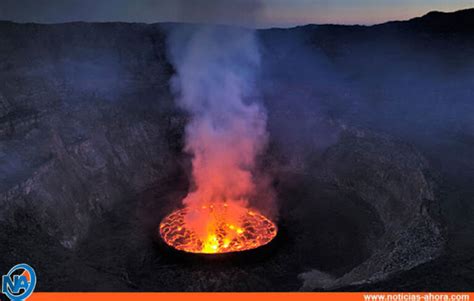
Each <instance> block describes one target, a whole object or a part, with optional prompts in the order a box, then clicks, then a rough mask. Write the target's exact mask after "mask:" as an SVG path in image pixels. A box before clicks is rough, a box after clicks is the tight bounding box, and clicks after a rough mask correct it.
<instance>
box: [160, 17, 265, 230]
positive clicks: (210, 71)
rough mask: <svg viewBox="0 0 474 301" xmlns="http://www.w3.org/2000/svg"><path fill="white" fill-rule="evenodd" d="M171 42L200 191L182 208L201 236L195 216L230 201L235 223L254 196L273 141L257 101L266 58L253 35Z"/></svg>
mask: <svg viewBox="0 0 474 301" xmlns="http://www.w3.org/2000/svg"><path fill="white" fill-rule="evenodd" d="M169 43H170V52H171V53H170V54H171V59H172V62H173V64H174V66H175V68H176V70H177V75H176V76H175V77H174V79H173V81H172V84H173V88H174V90H175V92H176V94H177V98H178V102H179V105H180V106H181V107H182V108H184V109H185V110H187V111H188V112H189V113H190V115H191V121H190V122H189V124H188V125H187V127H186V148H185V150H186V151H187V152H189V153H191V154H192V155H193V161H192V167H193V173H192V174H193V180H194V184H195V187H194V188H195V189H194V190H193V191H191V192H190V193H189V194H188V195H187V196H186V198H185V199H184V201H183V202H184V205H185V206H187V207H188V208H190V213H189V214H188V221H187V222H188V223H189V224H190V225H193V224H194V225H196V227H195V231H196V232H197V233H198V235H199V233H204V232H205V231H206V229H204V228H205V226H202V225H203V223H202V221H197V220H198V219H202V218H203V217H202V215H198V214H196V215H193V209H197V208H202V207H203V206H211V205H213V204H215V203H219V202H221V203H222V202H225V203H226V204H227V206H229V207H230V208H232V212H233V214H232V217H231V218H234V219H235V220H234V221H233V222H237V219H238V218H239V215H240V213H239V212H240V211H241V210H244V209H245V208H247V207H248V206H249V200H250V199H251V198H252V196H253V195H255V194H256V184H255V182H254V180H253V172H254V170H255V165H256V158H257V155H258V154H259V153H260V152H261V151H262V150H263V149H264V147H265V145H266V140H267V132H266V114H265V112H264V110H263V109H262V107H261V106H260V105H259V104H258V102H256V101H255V100H256V99H257V98H258V97H257V94H256V92H255V86H254V81H255V76H256V71H257V70H258V67H259V65H260V55H259V49H258V43H257V39H256V35H255V33H254V32H253V31H251V30H245V29H237V28H230V27H215V26H199V27H180V28H178V29H175V30H173V31H172V33H171V36H170V40H169ZM205 218H208V217H205ZM197 228H201V229H197Z"/></svg>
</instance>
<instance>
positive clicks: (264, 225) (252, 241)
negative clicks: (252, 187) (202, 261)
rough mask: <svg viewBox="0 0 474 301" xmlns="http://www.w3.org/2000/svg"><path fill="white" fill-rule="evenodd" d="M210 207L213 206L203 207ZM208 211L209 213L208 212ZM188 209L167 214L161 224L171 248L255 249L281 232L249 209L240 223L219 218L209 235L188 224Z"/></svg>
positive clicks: (204, 250) (202, 250)
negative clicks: (186, 221) (201, 234)
mask: <svg viewBox="0 0 474 301" xmlns="http://www.w3.org/2000/svg"><path fill="white" fill-rule="evenodd" d="M201 210H210V209H208V208H207V209H201ZM206 213H208V212H206ZM186 214H187V209H186V208H185V209H180V210H176V211H174V212H172V213H171V214H170V215H168V216H166V217H165V218H164V219H163V220H162V221H161V224H160V235H161V237H162V238H163V240H164V241H165V242H166V243H167V244H168V245H169V246H171V247H173V248H175V249H177V250H181V251H185V252H190V253H206V254H215V253H229V252H237V251H245V250H250V249H255V248H258V247H260V246H263V245H265V244H267V243H269V242H270V241H271V240H272V239H273V238H274V237H275V236H276V234H277V227H276V225H275V224H274V223H273V222H272V221H271V220H269V219H268V218H267V217H265V216H264V215H262V214H261V213H260V212H258V211H255V210H247V211H246V213H245V214H244V215H243V216H242V217H241V222H240V224H239V225H234V224H231V223H228V222H226V220H225V218H223V219H216V221H217V222H214V223H213V224H212V225H211V227H209V230H208V233H207V234H206V235H205V237H202V238H199V237H198V235H197V234H196V233H195V231H193V230H192V229H190V228H189V227H186V223H185V217H186Z"/></svg>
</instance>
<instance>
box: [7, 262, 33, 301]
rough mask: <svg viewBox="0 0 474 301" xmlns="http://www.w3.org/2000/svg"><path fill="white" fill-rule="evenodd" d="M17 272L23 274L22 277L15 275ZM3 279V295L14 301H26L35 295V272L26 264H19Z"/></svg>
mask: <svg viewBox="0 0 474 301" xmlns="http://www.w3.org/2000/svg"><path fill="white" fill-rule="evenodd" d="M17 271H23V272H22V273H21V274H20V275H18V274H15V275H13V273H15V272H17ZM2 278H3V279H2V280H3V281H2V293H4V294H5V295H6V296H7V297H8V298H9V299H10V300H12V301H23V300H25V299H26V298H28V297H29V296H30V295H31V294H32V293H33V291H34V289H35V286H36V273H35V270H34V269H33V268H32V267H30V266H29V265H27V264H26V263H20V264H17V265H16V266H14V267H13V268H11V269H10V271H9V272H8V274H6V275H5V276H3V277H2ZM21 291H22V292H21Z"/></svg>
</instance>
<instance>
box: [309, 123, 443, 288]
mask: <svg viewBox="0 0 474 301" xmlns="http://www.w3.org/2000/svg"><path fill="white" fill-rule="evenodd" d="M321 162H322V163H321V165H319V166H318V168H317V171H316V172H315V175H314V176H315V177H318V178H320V179H321V180H322V181H324V182H329V183H332V184H333V185H336V186H337V187H338V188H339V189H341V190H343V191H347V193H350V194H352V195H354V196H357V197H359V198H360V199H361V200H362V201H363V202H365V203H366V204H367V205H369V206H370V207H371V208H374V209H375V212H376V213H375V217H373V218H374V220H379V221H380V223H381V225H382V228H383V230H382V231H380V232H379V234H378V235H376V236H374V237H371V238H370V239H367V240H366V241H367V243H368V244H369V246H368V248H369V249H370V250H371V252H370V254H369V255H368V256H367V259H365V260H364V261H362V262H361V263H360V265H357V266H356V267H354V269H352V270H351V271H349V272H348V273H346V274H344V275H342V276H341V277H340V278H338V279H331V278H328V275H326V274H324V273H321V271H318V270H314V271H311V272H307V273H304V274H302V275H301V277H302V279H303V280H304V285H303V287H302V289H304V290H308V289H309V290H312V289H316V288H319V289H321V288H323V289H337V288H340V287H343V286H347V285H360V284H366V283H372V282H377V281H380V280H383V279H385V278H387V277H388V276H389V275H391V274H393V273H399V272H400V271H404V270H409V269H411V268H413V267H415V266H417V265H419V264H422V263H425V262H427V261H430V260H432V259H433V258H436V257H438V256H439V255H440V254H441V253H442V250H443V247H444V244H445V236H444V235H445V233H444V232H445V229H444V226H443V225H442V224H441V216H440V207H439V200H438V199H437V196H436V184H435V181H434V180H435V179H434V174H433V171H432V169H431V167H430V166H429V164H428V162H427V161H426V159H425V158H424V157H423V156H422V155H421V154H420V153H419V152H417V151H416V150H414V149H413V147H411V146H410V145H407V144H405V143H403V142H401V141H396V140H394V139H393V138H390V137H388V136H384V135H380V134H375V133H371V132H370V131H369V132H367V131H363V130H357V129H352V130H345V131H344V132H342V134H341V138H340V141H339V142H338V143H336V144H335V145H333V146H331V147H329V149H328V150H327V151H326V152H325V153H324V155H323V157H322V159H321ZM329 279H331V280H329Z"/></svg>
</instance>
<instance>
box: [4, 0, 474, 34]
mask: <svg viewBox="0 0 474 301" xmlns="http://www.w3.org/2000/svg"><path fill="white" fill-rule="evenodd" d="M473 7H474V0H444V1H442V0H0V20H10V21H16V22H36V23H62V22H71V21H90V22H92V21H98V22H108V21H123V22H145V23H155V22H197V23H219V24H234V25H241V26H246V27H259V28H261V27H289V26H294V25H301V24H309V23H312V24H328V23H331V24H364V25H370V24H377V23H383V22H386V21H392V20H407V19H410V18H413V17H417V16H421V15H424V14H426V13H427V12H429V11H432V10H439V11H455V10H459V9H464V8H473Z"/></svg>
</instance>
